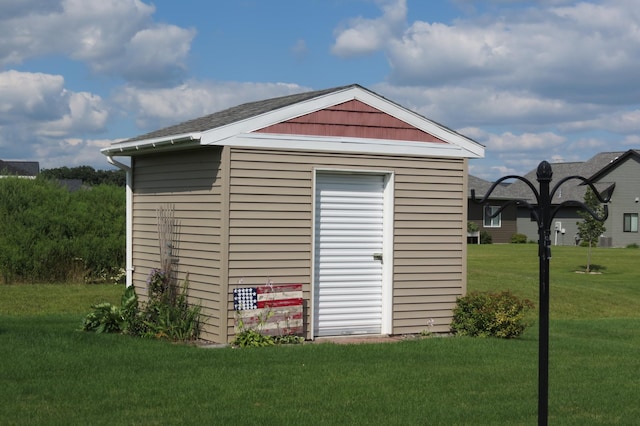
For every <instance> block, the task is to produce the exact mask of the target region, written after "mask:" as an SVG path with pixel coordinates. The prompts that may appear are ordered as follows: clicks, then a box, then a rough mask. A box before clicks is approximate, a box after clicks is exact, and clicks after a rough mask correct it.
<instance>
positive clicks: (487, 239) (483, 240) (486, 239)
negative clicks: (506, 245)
mask: <svg viewBox="0 0 640 426" xmlns="http://www.w3.org/2000/svg"><path fill="white" fill-rule="evenodd" d="M480 244H493V237H492V236H491V234H490V233H488V232H487V231H480Z"/></svg>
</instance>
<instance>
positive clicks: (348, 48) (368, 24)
mask: <svg viewBox="0 0 640 426" xmlns="http://www.w3.org/2000/svg"><path fill="white" fill-rule="evenodd" d="M377 3H378V4H379V5H380V7H381V9H382V11H383V15H382V16H381V17H380V18H375V19H366V18H362V17H359V18H355V19H352V20H351V21H350V22H349V24H348V25H347V27H346V28H340V29H337V30H336V31H335V36H336V41H335V43H334V45H333V46H332V47H331V52H332V53H333V54H335V55H338V56H342V57H349V56H358V55H365V54H368V53H372V52H375V51H376V50H379V49H381V48H384V47H385V45H386V43H387V42H388V40H389V39H390V38H391V37H392V36H394V35H395V34H397V33H399V32H401V31H402V29H403V28H404V26H405V25H406V17H407V3H406V0H386V1H384V0H378V1H377Z"/></svg>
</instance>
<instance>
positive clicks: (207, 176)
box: [102, 85, 484, 342]
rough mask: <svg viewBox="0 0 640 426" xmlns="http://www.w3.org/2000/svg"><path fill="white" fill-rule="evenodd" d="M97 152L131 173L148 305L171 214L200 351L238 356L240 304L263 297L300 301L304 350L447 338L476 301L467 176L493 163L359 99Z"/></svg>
mask: <svg viewBox="0 0 640 426" xmlns="http://www.w3.org/2000/svg"><path fill="white" fill-rule="evenodd" d="M102 152H103V154H105V155H106V156H107V157H108V160H109V161H110V162H111V163H112V164H116V165H119V166H120V167H122V168H124V169H125V170H127V176H128V184H127V209H128V211H127V233H128V235H127V283H128V284H129V285H135V286H136V288H137V290H138V293H139V294H141V295H142V296H144V293H145V279H146V277H147V275H148V273H149V271H150V270H151V269H152V268H157V267H158V266H159V261H160V259H159V241H158V232H157V210H158V208H159V207H161V206H165V205H170V206H172V208H173V210H174V214H175V219H176V221H177V224H178V229H179V234H178V239H179V242H178V245H177V247H175V250H176V254H177V259H176V265H175V267H176V268H177V269H178V274H179V278H180V279H184V277H185V276H186V274H189V282H190V298H191V300H192V301H194V302H195V301H198V302H200V303H201V305H202V307H203V314H204V316H205V324H204V330H203V338H205V339H207V340H210V341H214V342H229V341H231V340H233V337H234V333H235V332H234V326H235V319H234V315H235V313H234V289H237V290H240V289H241V288H242V287H246V286H259V285H264V284H265V283H267V282H268V283H273V284H278V285H289V284H291V285H294V284H295V285H301V288H302V298H303V300H304V302H303V304H304V335H305V337H307V338H309V339H314V338H316V337H321V336H335V335H353V334H356V335H357V334H404V333H417V332H420V331H422V330H425V329H427V328H429V327H431V330H432V331H434V332H446V331H448V330H449V324H450V321H451V317H452V309H453V308H454V306H455V302H456V298H457V297H459V296H461V295H463V294H464V293H465V291H466V243H465V242H466V222H467V196H466V194H467V171H468V160H469V159H471V158H480V157H482V156H483V155H484V147H482V146H481V145H479V144H478V143H476V142H474V141H473V140H470V139H468V138H466V137H464V136H462V135H460V134H458V133H456V132H454V131H452V130H450V129H448V128H446V127H444V126H441V125H439V124H437V123H435V122H433V121H430V120H428V119H426V118H424V117H422V116H420V115H418V114H416V113H414V112H412V111H410V110H407V109H406V108H403V107H401V106H400V105H398V104H396V103H393V102H391V101H389V100H387V99H385V98H383V97H381V96H379V95H377V94H375V93H373V92H371V91H369V90H367V89H365V88H363V87H361V86H358V85H351V86H345V87H338V88H334V89H328V90H321V91H314V92H308V93H301V94H297V95H291V96H285V97H281V98H275V99H268V100H264V101H258V102H252V103H248V104H244V105H240V106H237V107H233V108H230V109H228V110H224V111H220V112H217V113H214V114H211V115H208V116H205V117H201V118H197V119H195V120H191V121H188V122H185V123H181V124H178V125H175V126H171V127H168V128H165V129H161V130H158V131H155V132H152V133H149V134H146V135H142V136H138V137H135V138H132V139H129V140H127V141H124V142H120V143H116V144H113V145H112V146H111V147H109V148H105V149H103V150H102ZM116 156H125V157H130V161H131V163H130V165H128V166H127V165H124V164H122V163H121V162H119V161H117V160H116V159H115V158H114V157H116Z"/></svg>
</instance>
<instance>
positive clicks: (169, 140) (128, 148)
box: [100, 133, 201, 156]
mask: <svg viewBox="0 0 640 426" xmlns="http://www.w3.org/2000/svg"><path fill="white" fill-rule="evenodd" d="M200 136H201V135H200V133H183V134H179V135H171V136H163V137H160V138H152V139H142V140H137V141H133V142H123V143H118V144H114V145H111V146H108V147H106V148H102V149H101V150H100V152H101V153H102V154H104V155H107V156H108V155H125V156H126V155H132V154H135V153H136V152H139V151H146V150H165V151H167V150H174V149H183V148H184V144H188V143H189V142H193V141H200ZM194 145H197V144H194Z"/></svg>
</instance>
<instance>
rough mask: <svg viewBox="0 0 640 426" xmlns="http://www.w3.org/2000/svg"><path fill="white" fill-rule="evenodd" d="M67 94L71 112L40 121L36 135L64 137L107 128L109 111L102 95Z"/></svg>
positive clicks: (85, 93)
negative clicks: (54, 118) (51, 119)
mask: <svg viewBox="0 0 640 426" xmlns="http://www.w3.org/2000/svg"><path fill="white" fill-rule="evenodd" d="M65 95H66V98H67V100H68V106H69V112H68V113H66V114H64V115H63V116H62V117H61V118H59V119H57V120H53V121H47V122H41V123H38V124H37V126H36V127H37V130H35V134H36V135H39V136H49V137H64V136H67V135H70V134H82V133H86V132H89V133H92V132H99V131H102V130H104V129H105V126H106V123H107V119H108V118H109V111H108V109H107V107H106V105H105V103H104V102H103V100H102V98H101V97H100V96H97V95H94V94H91V93H87V92H79V93H73V92H65Z"/></svg>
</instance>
